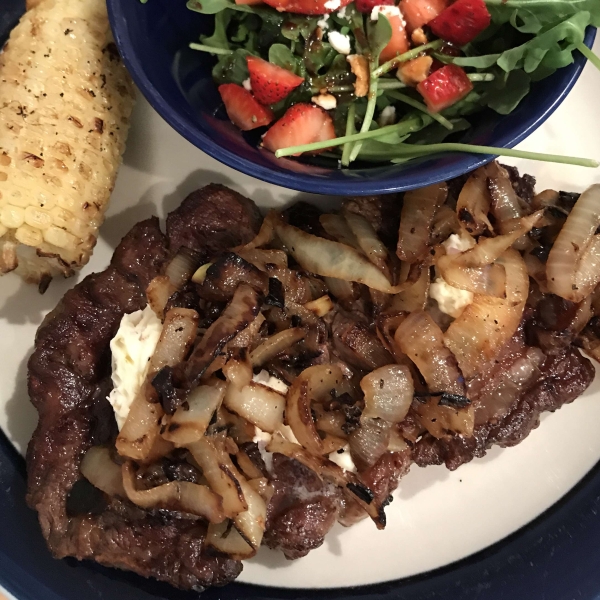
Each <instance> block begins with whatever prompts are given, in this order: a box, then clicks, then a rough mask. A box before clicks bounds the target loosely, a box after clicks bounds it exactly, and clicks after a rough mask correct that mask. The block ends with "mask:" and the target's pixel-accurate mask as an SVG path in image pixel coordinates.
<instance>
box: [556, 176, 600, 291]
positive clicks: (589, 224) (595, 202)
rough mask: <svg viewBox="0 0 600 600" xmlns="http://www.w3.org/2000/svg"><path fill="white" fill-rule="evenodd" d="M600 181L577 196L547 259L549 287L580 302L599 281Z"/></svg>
mask: <svg viewBox="0 0 600 600" xmlns="http://www.w3.org/2000/svg"><path fill="white" fill-rule="evenodd" d="M599 225H600V184H596V185H593V186H591V187H590V188H588V189H587V190H586V191H585V192H583V194H581V196H580V197H579V199H578V200H577V202H576V203H575V206H574V207H573V209H572V210H571V212H570V214H569V216H568V217H567V220H566V221H565V224H564V225H563V227H562V229H561V230H560V233H559V234H558V237H557V238H556V241H555V242H554V245H553V246H552V249H551V250H550V255H549V256H548V262H547V263H546V273H547V275H548V289H549V290H550V291H551V292H552V293H553V294H556V295H557V296H560V297H561V298H565V299H566V300H571V301H572V302H581V301H582V300H583V299H584V298H585V297H586V296H588V295H589V294H591V293H592V291H593V289H594V288H595V287H596V285H597V284H598V282H600V236H599V235H597V234H596V230H597V229H598V226H599Z"/></svg>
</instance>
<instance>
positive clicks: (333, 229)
mask: <svg viewBox="0 0 600 600" xmlns="http://www.w3.org/2000/svg"><path fill="white" fill-rule="evenodd" d="M319 221H320V223H321V225H322V226H323V229H324V230H325V232H326V233H327V234H328V235H330V236H331V237H332V238H333V239H334V240H336V241H338V242H340V243H342V244H346V246H350V247H351V248H355V249H356V250H360V249H361V248H360V246H359V245H358V240H357V239H356V236H355V235H354V233H353V232H352V229H350V225H349V224H348V221H347V220H346V219H344V218H343V217H342V216H341V215H330V214H325V215H321V216H320V217H319Z"/></svg>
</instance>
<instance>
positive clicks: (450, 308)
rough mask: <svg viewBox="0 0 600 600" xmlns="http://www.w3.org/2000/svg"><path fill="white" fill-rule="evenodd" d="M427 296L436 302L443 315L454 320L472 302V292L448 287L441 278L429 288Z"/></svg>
mask: <svg viewBox="0 0 600 600" xmlns="http://www.w3.org/2000/svg"><path fill="white" fill-rule="evenodd" d="M429 296H430V297H431V298H433V299H434V300H436V301H437V303H438V306H439V307H440V310H441V311H442V312H443V313H445V314H447V315H450V316H451V317H454V318H455V319H456V318H457V317H460V315H461V313H462V311H463V310H464V309H465V308H466V307H467V306H468V305H469V304H471V303H472V302H473V292H469V291H467V290H460V289H458V288H455V287H453V286H451V285H448V284H447V283H446V282H445V281H444V280H443V279H442V278H441V277H438V278H437V279H436V280H435V281H434V282H433V283H432V284H431V286H430V287H429Z"/></svg>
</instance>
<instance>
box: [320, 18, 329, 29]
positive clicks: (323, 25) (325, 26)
mask: <svg viewBox="0 0 600 600" xmlns="http://www.w3.org/2000/svg"><path fill="white" fill-rule="evenodd" d="M328 20H329V15H323V17H322V18H321V19H319V20H318V21H317V25H318V26H319V27H320V28H321V29H322V30H323V31H325V30H326V29H329V23H328V22H327V21H328Z"/></svg>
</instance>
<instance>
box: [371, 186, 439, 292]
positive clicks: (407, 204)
mask: <svg viewBox="0 0 600 600" xmlns="http://www.w3.org/2000/svg"><path fill="white" fill-rule="evenodd" d="M447 196H448V187H447V186H446V184H445V183H436V184H434V185H430V186H427V187H424V188H420V189H417V190H411V191H409V192H406V194H404V203H403V205H402V212H401V213H400V229H399V232H398V247H397V249H396V254H397V255H398V258H399V259H400V260H403V261H406V262H408V263H414V262H417V261H419V260H420V259H422V258H423V256H424V255H425V254H426V253H427V248H428V246H429V236H430V234H431V226H432V223H433V219H434V217H435V213H436V212H437V211H438V209H439V208H440V206H442V204H444V202H445V201H446V197H447ZM382 291H385V290H382Z"/></svg>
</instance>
